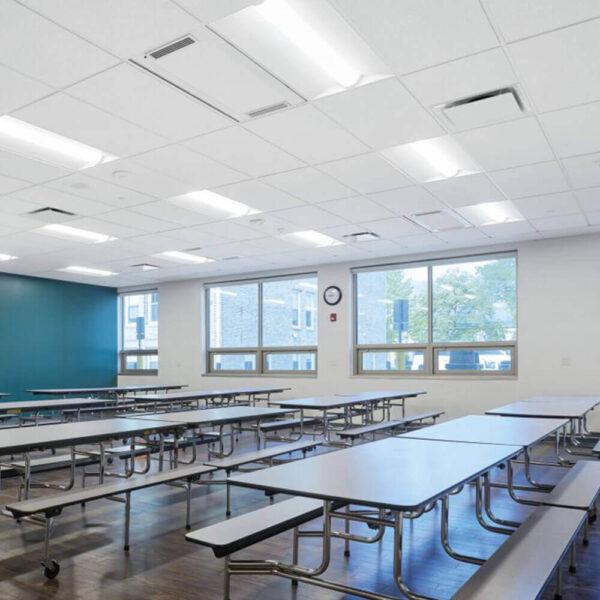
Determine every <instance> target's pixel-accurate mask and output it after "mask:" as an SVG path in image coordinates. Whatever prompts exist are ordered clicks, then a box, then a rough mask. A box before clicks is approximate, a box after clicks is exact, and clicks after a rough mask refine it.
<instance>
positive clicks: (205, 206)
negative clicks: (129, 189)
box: [170, 190, 261, 219]
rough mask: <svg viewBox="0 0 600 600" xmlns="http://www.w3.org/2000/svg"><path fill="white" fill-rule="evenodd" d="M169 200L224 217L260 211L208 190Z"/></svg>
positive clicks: (184, 206)
mask: <svg viewBox="0 0 600 600" xmlns="http://www.w3.org/2000/svg"><path fill="white" fill-rule="evenodd" d="M170 201H171V202H174V203H175V204H179V205H180V206H182V207H183V208H187V209H188V210H193V211H194V212H199V213H203V214H207V215H213V216H215V217H218V218H226V219H231V218H234V217H247V216H248V215H255V214H257V213H259V212H261V211H260V210H256V209H255V208H252V207H251V206H248V205H247V204H244V203H243V202H238V201H237V200H232V199H231V198H227V197H226V196H221V194H217V193H216V192H211V191H210V190H199V191H197V192H189V193H187V194H182V195H181V196H175V197H174V198H171V199H170Z"/></svg>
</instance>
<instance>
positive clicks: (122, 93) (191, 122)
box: [66, 63, 231, 141]
mask: <svg viewBox="0 0 600 600" xmlns="http://www.w3.org/2000/svg"><path fill="white" fill-rule="evenodd" d="M66 92H67V93H68V94H69V95H71V96H75V97H76V98H78V99H80V100H83V101H84V102H89V103H90V104H94V105H95V106H98V107H99V108H101V109H103V110H105V111H107V112H110V113H112V114H114V115H117V116H118V117H121V118H123V119H127V120H128V121H131V122H132V123H135V124H137V125H140V126H141V127H144V128H145V129H147V130H148V131H152V132H154V133H157V134H159V135H161V136H164V137H165V138H167V139H169V140H171V141H177V140H180V139H184V138H189V137H192V136H194V135H199V134H201V133H206V132H209V131H214V130H215V129H220V128H222V127H228V126H229V125H231V120H230V119H228V118H226V117H224V116H223V115H221V114H219V113H218V112H216V111H215V110H212V109H211V108H209V107H208V106H206V105H205V104H203V103H202V102H199V101H198V100H194V99H192V98H191V97H189V96H187V95H186V94H183V93H182V92H180V91H178V90H176V89H175V88H173V87H171V86H170V85H168V84H166V83H164V82H162V81H161V80H160V79H157V78H156V77H153V76H151V75H149V74H148V73H145V72H143V71H141V70H140V69H137V68H136V67H134V66H132V65H130V64H127V63H122V64H120V65H118V66H116V67H113V68H112V69H108V70H107V71H104V72H102V73H99V74H98V75H95V76H94V77H90V78H88V79H85V80H84V81H81V82H79V83H77V84H75V85H74V86H71V87H70V88H68V89H67V90H66Z"/></svg>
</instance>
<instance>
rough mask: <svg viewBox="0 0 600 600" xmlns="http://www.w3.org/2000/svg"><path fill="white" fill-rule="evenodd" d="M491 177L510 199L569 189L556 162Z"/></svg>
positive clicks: (495, 173) (517, 169)
mask: <svg viewBox="0 0 600 600" xmlns="http://www.w3.org/2000/svg"><path fill="white" fill-rule="evenodd" d="M599 171H600V169H599ZM490 176H491V178H492V179H493V180H494V181H495V182H496V183H497V184H498V185H499V186H500V189H501V190H502V191H503V192H504V193H505V194H506V195H507V196H508V197H509V198H521V197H523V196H536V195H540V194H551V193H553V192H562V191H564V190H568V189H569V184H568V183H567V180H566V179H565V176H564V175H563V172H562V170H561V168H560V166H559V165H558V163H556V162H554V161H552V162H545V163H539V164H537V165H527V166H525V167H516V168H514V169H506V170H504V171H495V172H494V173H490Z"/></svg>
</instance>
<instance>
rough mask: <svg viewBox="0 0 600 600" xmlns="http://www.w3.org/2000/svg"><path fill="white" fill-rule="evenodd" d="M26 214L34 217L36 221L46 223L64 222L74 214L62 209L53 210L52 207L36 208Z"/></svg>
mask: <svg viewBox="0 0 600 600" xmlns="http://www.w3.org/2000/svg"><path fill="white" fill-rule="evenodd" d="M28 214H30V215H34V216H35V218H36V219H41V220H42V221H47V222H48V223H60V222H62V221H66V220H68V219H70V218H71V217H75V216H76V215H75V213H72V212H69V211H68V210H63V209H62V208H54V207H53V206H44V207H43V208H36V209H35V210H32V211H30V212H29V213H28Z"/></svg>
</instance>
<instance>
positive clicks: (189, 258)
mask: <svg viewBox="0 0 600 600" xmlns="http://www.w3.org/2000/svg"><path fill="white" fill-rule="evenodd" d="M155 256H157V257H158V258H164V259H165V260H171V261H173V262H178V263H183V264H188V265H189V264H196V265H201V264H204V263H210V262H214V261H213V259H212V258H207V257H206V256H199V255H198V254H191V253H190V252H183V251H181V250H167V251H166V252H161V253H160V254H156V255H155Z"/></svg>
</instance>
